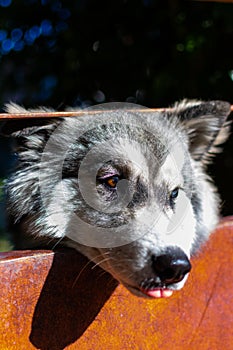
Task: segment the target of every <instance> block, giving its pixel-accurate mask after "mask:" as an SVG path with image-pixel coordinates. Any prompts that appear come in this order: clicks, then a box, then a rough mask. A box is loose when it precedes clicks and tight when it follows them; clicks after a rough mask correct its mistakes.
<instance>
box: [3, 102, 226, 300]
mask: <svg viewBox="0 0 233 350" xmlns="http://www.w3.org/2000/svg"><path fill="white" fill-rule="evenodd" d="M107 107H112V106H107ZM114 107H115V106H114ZM117 107H118V108H111V111H109V110H106V108H104V109H103V110H101V109H99V111H98V113H94V112H93V113H90V114H91V115H88V116H84V117H80V118H69V119H63V120H55V121H51V122H47V123H46V124H45V123H42V124H41V121H40V125H38V121H37V122H36V123H35V124H36V125H29V126H27V127H26V128H19V127H18V126H16V125H14V130H11V131H10V129H9V126H8V129H7V130H8V132H10V133H13V135H14V136H15V137H16V139H17V140H18V143H17V150H18V155H19V165H18V168H17V169H16V171H15V173H14V174H13V175H12V177H11V178H10V180H9V182H8V193H9V200H8V211H9V213H10V215H11V216H12V217H13V219H14V222H15V223H18V225H19V226H20V227H21V228H23V230H24V231H25V232H26V233H28V235H30V234H31V233H34V234H35V235H37V236H38V237H46V238H47V239H48V241H50V240H51V239H57V240H61V242H63V243H64V244H66V245H68V246H72V247H75V248H76V249H78V250H79V251H80V252H82V253H83V254H85V255H86V256H87V257H88V258H89V259H91V260H92V261H94V262H95V263H96V264H99V265H100V266H102V267H103V268H104V269H105V270H107V271H108V272H110V273H111V274H112V275H113V276H114V277H115V278H116V279H117V280H118V281H119V282H121V283H122V284H123V285H125V286H126V287H127V288H128V289H129V290H130V291H131V292H133V293H134V294H136V295H139V296H146V297H166V296H170V295H171V294H172V292H173V291H174V290H179V289H181V288H182V287H183V285H184V283H185V281H186V279H187V276H188V273H189V271H190V269H191V264H190V261H189V259H190V256H191V255H192V254H193V253H194V252H195V251H198V250H199V247H200V246H201V244H202V242H204V241H205V240H206V239H207V238H208V236H209V233H210V231H211V230H212V229H213V228H214V226H215V225H216V223H217V221H218V206H219V198H218V196H217V194H216V191H215V189H214V187H213V185H212V183H211V182H210V179H209V178H208V176H207V175H206V173H205V168H206V164H207V163H208V162H209V160H210V159H211V157H212V155H213V154H214V153H216V151H217V150H218V146H219V144H221V143H223V142H224V141H225V140H226V139H227V136H228V127H227V125H226V123H225V121H226V117H227V115H228V114H229V113H230V105H229V104H228V103H225V102H218V101H217V102H216V101H215V102H205V103H204V102H200V101H183V102H181V103H180V104H176V105H175V106H174V107H173V108H172V109H170V110H167V111H166V110H164V111H161V112H153V113H152V112H149V111H141V110H140V109H138V108H132V106H131V105H130V106H128V105H127V108H125V106H124V108H122V105H118V106H117ZM119 107H120V108H119ZM12 108H17V107H15V106H13V107H8V110H9V111H11V110H12ZM90 112H91V111H90Z"/></svg>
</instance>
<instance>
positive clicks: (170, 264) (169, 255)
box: [152, 247, 192, 285]
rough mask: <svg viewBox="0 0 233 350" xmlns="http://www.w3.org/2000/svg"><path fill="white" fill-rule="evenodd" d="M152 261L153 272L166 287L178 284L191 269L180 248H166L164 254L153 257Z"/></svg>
mask: <svg viewBox="0 0 233 350" xmlns="http://www.w3.org/2000/svg"><path fill="white" fill-rule="evenodd" d="M152 261H153V262H152V264H153V265H152V266H153V270H154V271H155V273H156V275H157V276H158V277H159V278H160V280H161V282H162V283H164V284H166V285H169V284H173V283H177V282H180V281H181V280H182V279H183V278H184V276H185V275H186V274H187V273H188V272H189V271H190V270H191V267H192V266H191V264H190V261H189V259H188V257H187V256H186V254H185V253H184V252H183V251H182V250H181V249H180V248H173V247H172V248H168V249H167V250H166V251H165V253H164V254H162V255H159V256H155V255H154V256H153V258H152Z"/></svg>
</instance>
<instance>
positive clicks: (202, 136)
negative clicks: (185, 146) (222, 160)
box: [174, 100, 231, 163]
mask: <svg viewBox="0 0 233 350" xmlns="http://www.w3.org/2000/svg"><path fill="white" fill-rule="evenodd" d="M174 109H175V112H176V113H177V115H178V118H179V119H180V121H181V122H182V125H183V126H184V128H185V130H186V132H187V134H188V137H189V148H190V152H191V154H192V156H193V158H194V159H195V160H197V161H201V162H203V163H208V162H210V160H211V158H212V157H213V155H214V154H216V153H219V152H220V151H221V148H220V147H219V146H220V145H221V144H223V143H224V142H225V141H226V140H227V138H228V137H229V133H230V121H227V117H228V115H229V114H230V112H231V105H230V104H229V103H228V102H223V101H210V102H201V101H187V100H184V101H183V102H181V103H178V104H176V105H175V106H174Z"/></svg>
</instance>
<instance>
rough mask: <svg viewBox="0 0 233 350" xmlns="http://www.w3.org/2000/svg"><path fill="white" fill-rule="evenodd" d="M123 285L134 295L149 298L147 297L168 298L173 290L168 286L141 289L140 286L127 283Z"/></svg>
mask: <svg viewBox="0 0 233 350" xmlns="http://www.w3.org/2000/svg"><path fill="white" fill-rule="evenodd" d="M125 287H126V288H127V289H128V290H129V291H130V292H131V293H132V294H134V295H136V296H139V297H143V298H149V299H161V298H169V297H171V296H172V294H173V292H174V290H172V289H170V288H168V287H156V288H153V289H142V288H140V287H132V286H129V285H125Z"/></svg>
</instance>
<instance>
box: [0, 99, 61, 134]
mask: <svg viewBox="0 0 233 350" xmlns="http://www.w3.org/2000/svg"><path fill="white" fill-rule="evenodd" d="M5 109H6V112H7V113H10V114H14V113H24V114H26V113H30V112H51V111H52V110H51V109H47V108H44V107H41V108H38V109H33V110H26V109H24V108H23V107H21V106H18V105H17V104H15V103H9V104H7V105H6V107H5ZM60 121H61V119H60V118H51V119H45V118H28V119H26V118H23V119H17V120H12V119H9V120H7V121H5V122H3V123H2V124H1V128H0V134H1V135H2V136H10V137H11V136H13V137H15V138H21V137H27V136H30V135H33V134H40V135H42V134H44V135H46V134H50V133H51V132H52V131H53V130H54V129H55V127H56V126H57V125H58V124H59V122H60Z"/></svg>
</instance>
